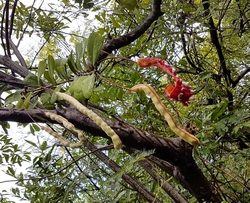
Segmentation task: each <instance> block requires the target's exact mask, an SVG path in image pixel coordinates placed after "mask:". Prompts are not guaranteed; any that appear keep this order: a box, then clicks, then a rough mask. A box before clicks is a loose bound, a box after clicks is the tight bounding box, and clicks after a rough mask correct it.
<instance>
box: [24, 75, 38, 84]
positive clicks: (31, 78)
mask: <svg viewBox="0 0 250 203" xmlns="http://www.w3.org/2000/svg"><path fill="white" fill-rule="evenodd" d="M23 82H24V83H25V84H27V85H38V77H37V76H36V75H34V74H29V75H27V76H26V77H25V78H24V80H23Z"/></svg>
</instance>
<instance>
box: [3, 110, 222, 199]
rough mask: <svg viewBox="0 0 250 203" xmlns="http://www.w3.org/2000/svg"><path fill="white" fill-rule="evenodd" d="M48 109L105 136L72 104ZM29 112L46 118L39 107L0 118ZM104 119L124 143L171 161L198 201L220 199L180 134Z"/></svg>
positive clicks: (24, 117) (23, 118) (23, 117)
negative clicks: (158, 133) (167, 135)
mask: <svg viewBox="0 0 250 203" xmlns="http://www.w3.org/2000/svg"><path fill="white" fill-rule="evenodd" d="M51 112H53V113H59V114H60V115H63V116H64V117H65V118H66V119H68V120H69V121H70V122H71V123H73V124H74V125H75V126H76V127H77V128H79V129H82V130H84V131H86V132H89V133H91V134H92V135H93V136H101V137H104V138H108V136H107V135H106V134H105V133H104V132H103V131H102V130H101V128H100V127H98V126H97V125H96V124H95V123H94V122H93V121H92V120H91V119H90V118H89V117H87V116H86V115H83V114H81V113H80V112H79V111H77V110H76V109H75V108H73V107H69V108H67V109H60V110H58V111H56V110H53V111H51ZM28 114H29V115H28ZM30 116H31V117H32V118H33V119H34V120H36V121H37V122H43V123H44V122H46V119H47V118H46V116H45V115H44V113H43V112H42V111H41V110H18V109H3V108H1V109H0V121H14V122H21V123H31V122H34V121H33V120H32V119H31V118H30ZM104 120H105V121H106V122H107V123H108V125H109V126H110V127H111V128H112V129H113V130H114V131H115V132H116V133H117V134H118V135H119V137H120V138H121V140H122V142H123V144H124V145H125V146H127V147H129V148H135V149H138V150H143V149H146V150H155V154H154V155H155V156H156V157H158V158H160V159H163V160H165V161H167V162H170V163H171V164H172V165H173V166H174V167H176V168H177V171H179V172H180V174H179V175H178V176H179V182H180V184H182V185H183V187H185V188H186V189H188V190H189V191H190V192H191V194H193V195H194V196H195V197H196V198H197V199H198V201H203V200H204V201H207V202H220V200H221V199H220V197H219V196H218V194H216V193H215V192H214V191H213V190H212V188H211V186H210V183H209V182H208V181H207V179H206V178H205V176H204V175H203V173H202V172H201V170H200V169H199V167H198V166H197V164H196V162H195V160H194V159H193V157H192V146H191V145H189V144H188V143H186V142H185V141H183V140H181V139H180V138H175V139H171V140H169V139H166V138H164V137H159V136H156V135H153V134H150V133H148V132H146V131H143V130H140V129H137V128H135V127H134V126H131V125H129V124H127V123H124V122H114V121H111V120H109V119H104ZM50 122H54V121H50Z"/></svg>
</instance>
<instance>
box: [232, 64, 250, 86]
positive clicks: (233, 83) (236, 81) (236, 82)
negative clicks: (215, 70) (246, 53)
mask: <svg viewBox="0 0 250 203" xmlns="http://www.w3.org/2000/svg"><path fill="white" fill-rule="evenodd" d="M249 72H250V66H246V69H245V70H243V71H242V72H241V73H240V74H239V75H238V77H237V78H235V79H234V80H233V81H232V86H233V87H235V86H236V85H237V84H238V83H239V82H240V80H241V79H242V78H243V77H244V76H245V75H246V74H247V73H249Z"/></svg>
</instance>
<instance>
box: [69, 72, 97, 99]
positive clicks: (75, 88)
mask: <svg viewBox="0 0 250 203" xmlns="http://www.w3.org/2000/svg"><path fill="white" fill-rule="evenodd" d="M94 83H95V77H94V74H92V75H89V76H81V77H79V78H77V79H76V80H75V81H74V82H72V84H71V86H70V88H69V92H70V93H71V94H72V95H73V96H74V98H75V99H77V100H79V101H82V100H84V99H89V98H90V97H91V96H92V94H93V90H94Z"/></svg>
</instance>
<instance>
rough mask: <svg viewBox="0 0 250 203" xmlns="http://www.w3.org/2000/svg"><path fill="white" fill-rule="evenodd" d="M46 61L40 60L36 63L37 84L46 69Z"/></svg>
mask: <svg viewBox="0 0 250 203" xmlns="http://www.w3.org/2000/svg"><path fill="white" fill-rule="evenodd" d="M46 66H47V63H46V60H43V61H40V62H39V64H38V70H37V74H38V84H40V81H41V77H42V75H43V74H44V71H45V69H46Z"/></svg>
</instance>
